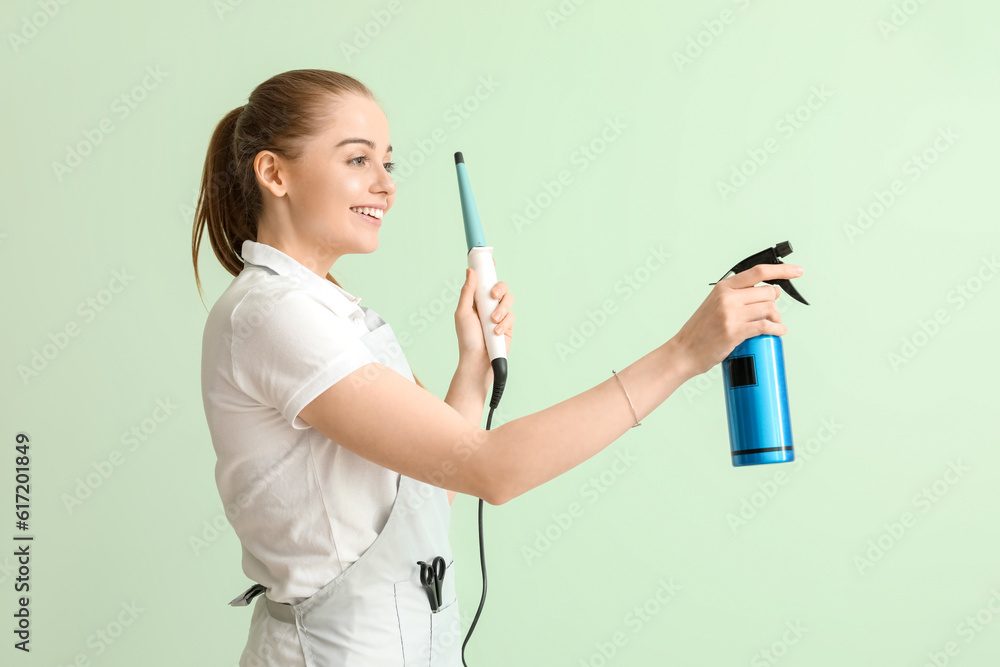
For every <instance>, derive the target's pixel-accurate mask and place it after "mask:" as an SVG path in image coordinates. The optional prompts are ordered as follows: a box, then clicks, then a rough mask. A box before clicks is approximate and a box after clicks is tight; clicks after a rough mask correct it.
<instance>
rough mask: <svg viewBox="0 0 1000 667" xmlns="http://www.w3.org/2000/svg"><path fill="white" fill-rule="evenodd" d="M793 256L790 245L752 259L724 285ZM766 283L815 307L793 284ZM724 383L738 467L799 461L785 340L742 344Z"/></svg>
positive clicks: (727, 362) (728, 361)
mask: <svg viewBox="0 0 1000 667" xmlns="http://www.w3.org/2000/svg"><path fill="white" fill-rule="evenodd" d="M791 252H792V246H791V244H790V243H789V242H788V241H785V242H783V243H779V244H777V245H776V246H774V247H773V248H767V249H766V250H762V251H760V252H758V253H756V254H754V255H751V256H750V257H747V258H746V259H744V260H743V261H742V262H740V263H739V264H737V265H736V266H734V267H733V268H731V269H730V270H729V271H727V272H726V275H724V276H722V278H719V280H723V279H724V278H726V276H728V275H729V274H730V273H740V272H742V271H746V270H747V269H750V268H753V267H754V266H757V265H758V264H781V263H782V262H781V259H780V258H781V257H784V256H786V255H788V254H790V253H791ZM764 282H766V283H768V284H770V285H777V286H778V287H780V288H781V289H782V290H783V291H785V292H787V293H788V295H789V296H791V297H792V298H793V299H795V300H796V301H800V302H802V303H804V304H805V305H807V306H808V305H809V303H808V302H807V301H806V300H805V299H804V298H802V295H801V294H799V292H798V290H796V289H795V287H794V286H793V285H792V283H791V281H789V280H787V279H784V278H779V279H775V280H765V281H764ZM709 284H711V285H714V284H715V283H709ZM722 380H723V385H724V389H725V395H726V414H727V417H728V421H729V448H730V451H731V452H732V461H733V465H734V466H737V467H739V466H748V465H759V464H762V463H786V462H790V461H794V460H795V452H794V450H793V448H792V422H791V418H790V416H789V412H788V389H787V387H786V384H785V355H784V350H783V348H782V344H781V337H780V336H772V335H767V334H764V335H760V336H753V337H752V338H747V339H746V340H745V341H743V342H742V343H740V344H739V345H737V346H736V347H735V348H734V349H733V351H732V352H730V353H729V356H728V357H726V358H725V359H723V361H722Z"/></svg>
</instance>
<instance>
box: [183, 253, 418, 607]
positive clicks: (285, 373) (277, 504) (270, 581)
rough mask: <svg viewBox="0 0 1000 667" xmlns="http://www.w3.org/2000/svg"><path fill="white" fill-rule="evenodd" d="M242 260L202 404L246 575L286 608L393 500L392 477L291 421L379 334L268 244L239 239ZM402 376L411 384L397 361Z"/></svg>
mask: <svg viewBox="0 0 1000 667" xmlns="http://www.w3.org/2000/svg"><path fill="white" fill-rule="evenodd" d="M241 255H242V258H243V263H244V268H243V270H242V271H241V272H240V274H239V275H238V276H236V277H235V278H234V279H233V282H232V284H230V286H229V287H228V288H227V289H226V291H225V292H223V294H222V296H220V297H219V300H218V301H217V302H216V303H215V305H214V306H213V307H212V310H211V312H210V313H209V316H208V320H207V321H206V323H205V332H204V336H203V338H202V370H201V382H202V385H201V386H202V400H203V402H204V406H205V417H206V418H207V420H208V427H209V431H210V432H211V436H212V444H213V446H214V448H215V453H216V456H217V462H216V466H215V480H216V483H217V485H218V489H219V495H220V497H221V498H222V502H223V507H224V508H225V511H226V516H227V517H228V519H229V522H230V523H231V524H232V526H233V528H234V530H235V531H236V534H237V536H238V537H239V539H240V542H241V543H242V547H243V572H244V573H245V574H246V575H247V577H249V578H250V579H252V580H253V581H256V582H258V583H260V584H263V585H264V586H266V587H267V588H268V589H271V590H269V592H268V597H270V598H272V599H274V600H277V601H278V602H290V603H295V602H299V601H301V600H303V599H305V598H307V597H309V596H310V595H312V594H313V593H315V592H316V591H317V590H319V589H320V588H322V587H323V586H324V585H325V584H326V583H327V582H329V581H330V580H332V579H333V578H334V577H336V576H338V575H339V574H340V573H341V572H343V571H344V569H345V568H347V567H348V566H349V565H351V564H352V563H353V562H354V561H356V560H357V559H358V558H359V557H360V556H361V554H363V553H364V552H365V551H366V550H367V549H368V547H369V546H371V544H372V542H374V541H375V538H376V537H377V536H378V534H379V533H380V532H381V530H382V528H383V526H385V522H386V520H387V519H388V517H389V511H390V509H391V508H392V504H393V501H394V500H395V498H396V491H397V489H398V487H399V473H397V472H394V471H392V470H389V469H387V468H383V467H381V466H379V465H376V464H374V463H372V462H370V461H368V460H366V459H363V458H361V457H360V456H358V455H356V454H354V453H353V452H350V451H348V450H347V449H344V448H343V447H341V446H340V445H338V444H337V443H335V442H333V441H332V440H330V439H329V438H326V437H324V436H323V435H322V434H321V433H319V432H318V431H317V430H316V429H314V428H311V427H309V426H308V424H306V422H304V421H303V420H302V419H301V418H300V417H299V416H298V414H299V411H300V410H302V408H303V407H305V406H306V405H307V404H309V403H310V402H311V401H312V400H313V399H314V398H316V397H317V396H318V395H319V394H321V393H322V392H323V391H324V390H326V389H327V388H328V387H330V386H331V385H333V384H334V383H336V382H337V381H338V380H340V379H342V378H343V377H344V376H346V375H348V374H349V373H351V372H352V371H354V370H356V369H358V368H360V367H361V366H364V365H365V364H368V363H371V362H374V361H377V359H376V357H375V355H374V354H373V352H372V350H371V349H369V348H368V347H366V345H365V344H364V342H362V337H363V336H365V335H366V334H368V333H369V331H373V330H374V329H376V328H378V327H380V326H383V325H385V326H388V325H386V324H385V321H384V320H383V319H382V318H381V317H379V315H378V313H376V312H375V311H374V310H372V309H370V308H367V307H365V306H361V305H360V301H361V299H360V298H358V297H355V296H352V295H351V294H349V293H348V292H346V291H345V290H343V289H342V288H340V287H338V286H337V285H334V284H333V283H332V282H330V281H329V280H326V279H324V278H320V277H319V276H318V275H316V274H315V273H313V272H312V271H310V270H309V269H308V268H306V267H305V266H303V265H302V264H300V263H299V262H298V261H296V260H295V259H293V258H292V257H290V256H288V255H286V254H284V253H283V252H281V251H279V250H278V249H276V248H274V247H272V246H269V245H265V244H263V243H257V242H255V241H244V243H243V247H242V252H241ZM378 361H382V360H381V359H378ZM383 363H384V362H383ZM403 370H405V371H406V374H405V375H406V376H408V379H410V380H411V381H413V375H412V373H411V372H410V370H409V366H406V365H405V362H404V367H403ZM401 374H402V373H401Z"/></svg>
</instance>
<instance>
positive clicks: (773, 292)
mask: <svg viewBox="0 0 1000 667" xmlns="http://www.w3.org/2000/svg"><path fill="white" fill-rule="evenodd" d="M735 291H736V293H737V294H738V295H739V296H740V303H744V304H751V303H760V302H761V301H772V302H773V301H774V300H775V299H777V298H778V295H779V294H781V288H780V287H778V286H777V285H761V286H759V287H744V288H743V289H740V290H735Z"/></svg>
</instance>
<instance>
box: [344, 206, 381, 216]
mask: <svg viewBox="0 0 1000 667" xmlns="http://www.w3.org/2000/svg"><path fill="white" fill-rule="evenodd" d="M351 210H352V211H357V212H358V213H364V214H365V215H370V216H371V217H373V218H378V219H381V218H382V213H383V211H382V209H380V208H368V207H367V206H364V207H358V206H352V207H351Z"/></svg>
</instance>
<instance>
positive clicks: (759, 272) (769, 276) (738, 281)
mask: <svg viewBox="0 0 1000 667" xmlns="http://www.w3.org/2000/svg"><path fill="white" fill-rule="evenodd" d="M803 272H804V270H803V268H802V267H801V266H799V265H797V264H758V265H757V266H754V267H751V268H749V269H747V270H746V271H742V272H740V273H737V274H736V275H735V276H730V277H728V278H726V279H725V280H720V281H719V283H717V284H722V283H727V282H728V283H729V287H732V288H733V289H740V288H743V287H752V286H754V285H756V284H757V283H762V282H764V281H765V280H776V279H778V278H787V279H791V278H798V277H799V276H801V275H802V273H803Z"/></svg>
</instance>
